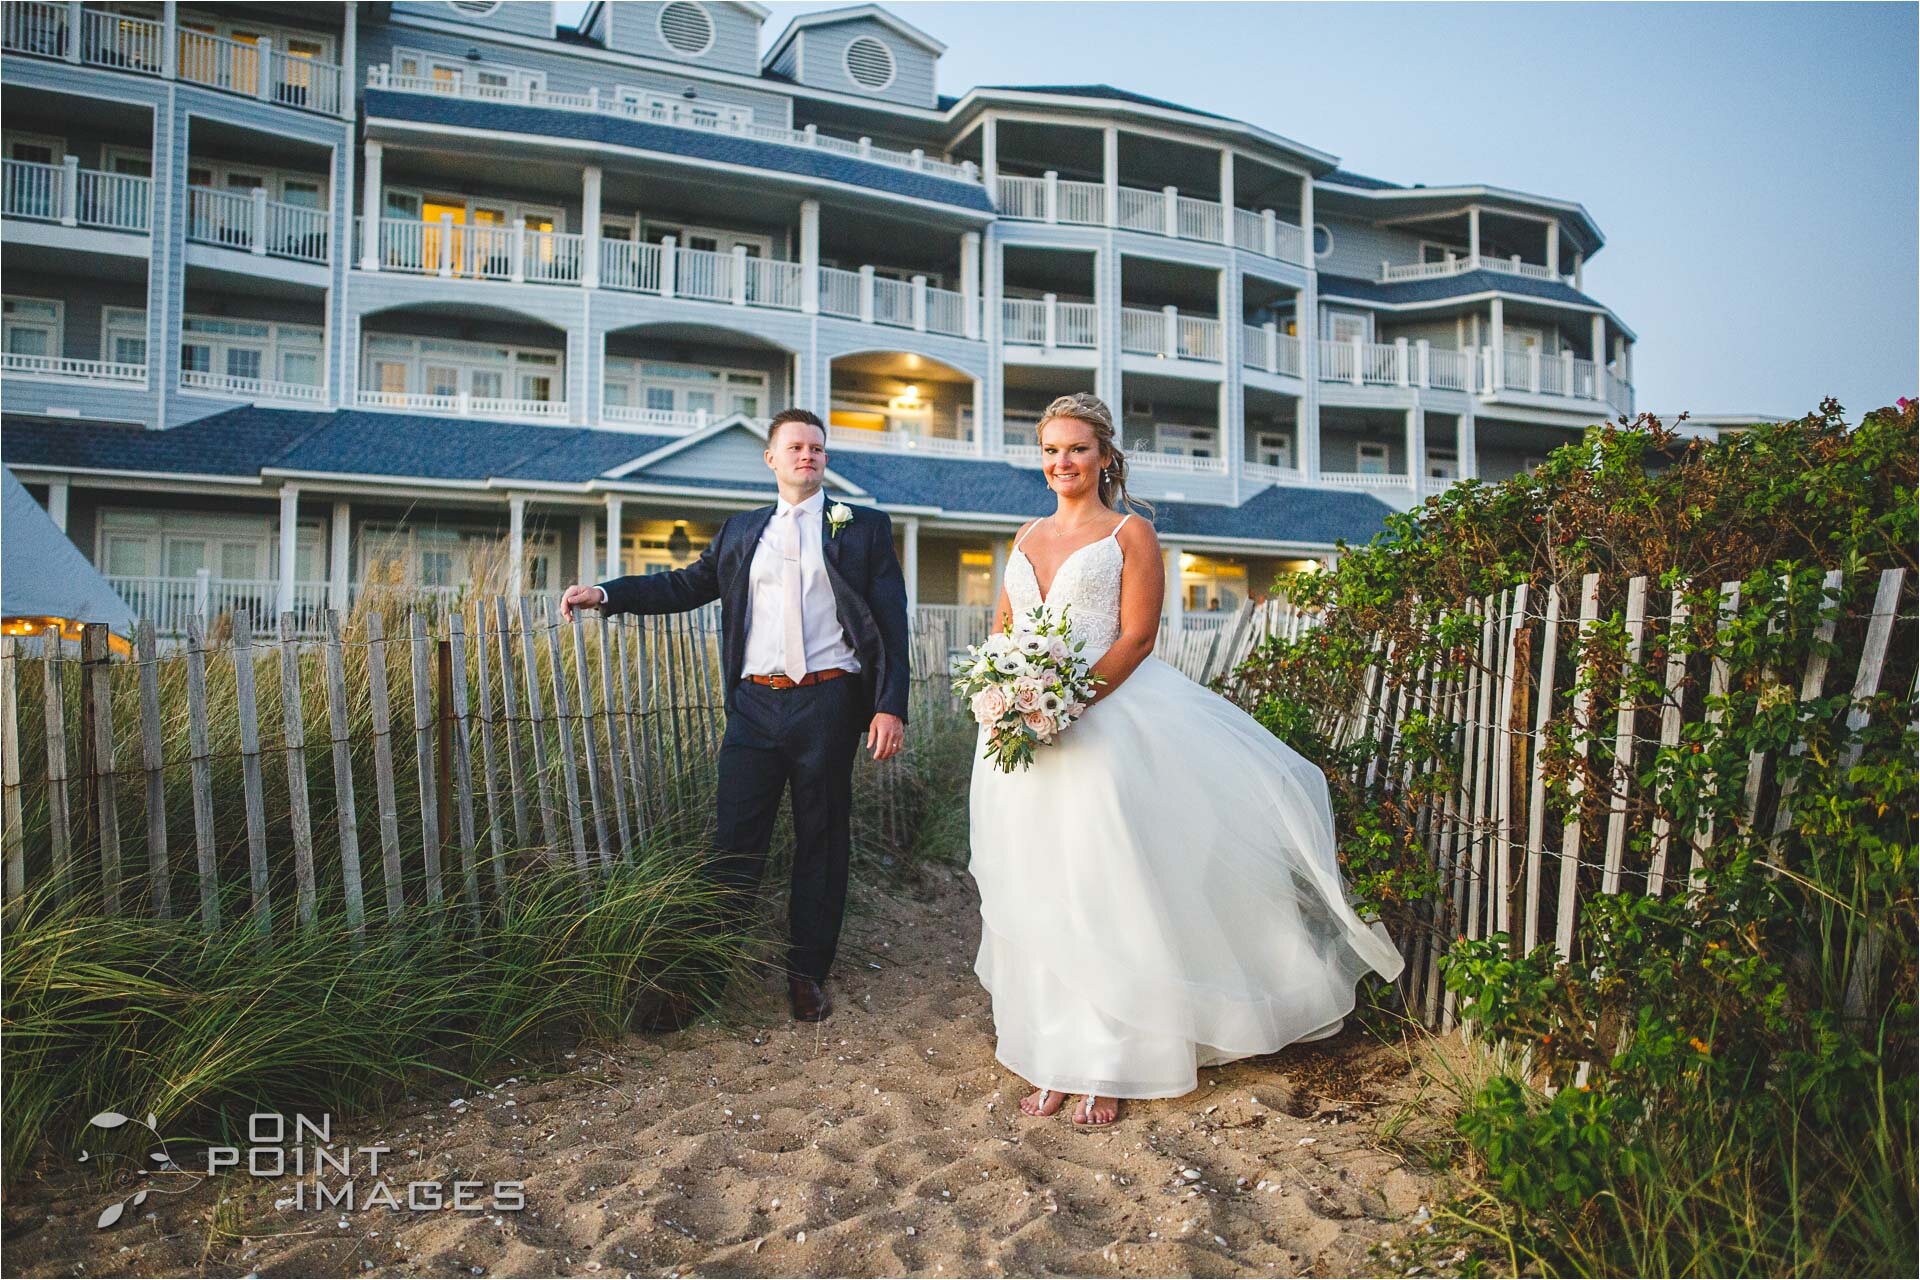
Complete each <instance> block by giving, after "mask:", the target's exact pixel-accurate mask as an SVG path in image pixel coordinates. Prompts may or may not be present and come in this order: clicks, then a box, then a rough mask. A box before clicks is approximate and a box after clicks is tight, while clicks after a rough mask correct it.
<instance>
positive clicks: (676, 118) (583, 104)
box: [367, 66, 979, 182]
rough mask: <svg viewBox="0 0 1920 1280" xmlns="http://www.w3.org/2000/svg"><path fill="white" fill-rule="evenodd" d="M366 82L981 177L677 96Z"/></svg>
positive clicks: (377, 74) (961, 166) (381, 73)
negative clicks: (632, 97) (719, 111)
mask: <svg viewBox="0 0 1920 1280" xmlns="http://www.w3.org/2000/svg"><path fill="white" fill-rule="evenodd" d="M367 87H368V88H369V89H390V90H393V91H394V92H396V93H419V94H427V95H431V96H433V97H441V98H468V99H475V100H480V101H485V102H493V103H499V104H503V105H513V106H526V107H546V108H550V109H553V110H558V111H583V112H587V113H589V114H593V115H608V116H618V117H621V118H623V119H627V120H638V121H640V122H642V123H644V124H657V125H666V126H669V127H671V128H676V129H696V130H699V131H700V132H703V133H724V134H732V135H734V136H737V137H744V138H751V139H753V140H754V141H756V142H771V143H776V144H778V145H781V146H788V147H804V148H806V149H808V150H816V151H831V152H835V153H836V154H839V155H845V156H850V157H852V158H854V159H857V160H867V161H871V162H872V163H874V164H883V165H887V166H889V167H891V168H895V169H911V170H914V171H915V172H919V173H926V174H930V175H932V176H934V177H937V178H946V179H949V180H951V181H955V182H978V181H979V170H978V168H977V167H976V166H975V165H974V164H973V162H972V161H970V160H967V161H961V162H960V163H958V164H956V163H953V162H951V161H946V160H941V159H940V158H938V157H937V156H929V155H926V154H924V153H922V152H917V151H895V150H892V149H890V148H887V147H878V146H875V145H873V142H872V141H871V140H870V139H866V138H862V139H859V140H857V141H854V140H848V139H845V138H834V137H829V136H828V135H826V134H823V133H820V132H819V131H818V130H817V129H814V128H812V127H808V128H805V129H788V128H785V127H783V126H779V125H768V124H754V123H752V122H751V121H740V120H733V119H726V118H723V117H721V116H718V115H716V114H713V113H703V112H700V111H697V110H695V109H694V108H693V107H692V106H690V105H688V104H683V103H678V102H676V103H671V104H667V103H657V102H636V101H622V100H620V99H618V98H614V97H607V96H603V95H602V94H601V92H600V91H599V90H598V89H590V90H588V91H587V92H585V93H562V92H558V91H555V90H549V89H542V88H536V87H534V86H532V85H520V86H515V87H511V88H508V87H497V86H490V85H482V84H475V83H472V82H470V81H468V80H467V79H465V78H462V79H461V80H458V81H451V80H437V79H433V78H432V77H428V76H398V75H394V74H393V73H392V71H391V69H390V68H388V67H385V66H373V67H369V68H368V69H367Z"/></svg>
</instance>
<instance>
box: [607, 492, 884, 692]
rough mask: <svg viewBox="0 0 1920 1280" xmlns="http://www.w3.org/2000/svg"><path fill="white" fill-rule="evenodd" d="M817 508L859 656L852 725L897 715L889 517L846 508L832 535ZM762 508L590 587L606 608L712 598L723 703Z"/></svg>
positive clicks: (844, 618) (735, 667) (668, 609)
mask: <svg viewBox="0 0 1920 1280" xmlns="http://www.w3.org/2000/svg"><path fill="white" fill-rule="evenodd" d="M832 506H833V503H832V502H831V501H829V502H828V503H827V504H826V508H823V509H822V511H821V520H822V524H823V528H822V531H821V535H822V536H821V542H820V549H821V555H822V557H823V559H824V560H825V561H826V570H827V581H828V582H830V583H831V584H832V585H833V599H834V604H835V606H836V612H837V613H838V614H839V617H840V626H841V627H842V629H844V630H845V631H846V633H847V639H848V640H849V641H850V642H851V643H852V645H853V651H854V653H855V654H856V655H858V656H859V659H860V684H861V724H860V726H859V727H860V728H861V729H863V730H864V728H865V727H866V721H867V720H869V719H871V718H872V717H873V714H874V712H876V711H886V712H891V713H892V714H893V715H896V716H899V717H900V718H901V719H902V720H905V719H906V718H907V681H908V669H907V584H906V579H905V578H904V577H903V576H902V574H901V572H900V557H899V556H898V555H897V554H895V552H894V549H893V521H892V520H890V519H888V518H887V515H886V513H885V512H883V511H874V510H872V509H871V508H867V507H850V508H849V509H850V510H851V511H852V512H853V519H852V520H850V521H848V522H847V523H846V524H844V525H842V526H841V528H840V532H838V533H834V532H833V530H832V528H831V526H827V525H825V521H826V511H827V510H828V509H831V508H832ZM773 512H774V508H773V507H772V506H765V507H756V508H754V509H753V510H752V511H743V512H741V513H740V514H739V515H736V516H734V517H732V518H731V519H729V520H728V521H727V522H726V523H725V524H723V525H721V526H720V532H719V533H717V534H715V535H714V538H713V541H712V542H709V543H708V544H707V549H706V550H705V551H702V552H701V553H700V558H699V559H698V560H695V561H694V562H693V563H692V564H690V565H688V566H687V567H686V568H684V569H674V570H671V571H669V572H666V573H649V574H639V575H635V576H630V577H625V578H615V579H613V580H612V581H611V582H603V583H601V584H600V586H601V587H602V588H603V589H605V591H606V593H607V603H606V611H607V612H608V613H681V612H684V611H686V610H688V609H697V608H699V607H700V606H701V605H703V604H707V603H708V602H710V601H713V600H718V601H720V602H721V605H720V648H721V664H722V668H723V670H724V673H725V676H726V683H727V695H726V706H727V710H728V711H729V712H731V711H732V710H733V700H734V699H733V695H734V690H735V689H736V688H738V687H739V684H740V671H741V667H742V666H744V665H745V663H746V655H747V621H748V614H749V606H750V603H751V601H752V598H753V595H752V588H751V581H752V574H751V573H749V572H748V570H749V569H751V567H752V565H753V553H754V550H755V548H757V547H758V546H759V545H760V535H761V534H762V533H763V532H764V531H765V530H766V527H767V521H769V520H771V519H772V518H773Z"/></svg>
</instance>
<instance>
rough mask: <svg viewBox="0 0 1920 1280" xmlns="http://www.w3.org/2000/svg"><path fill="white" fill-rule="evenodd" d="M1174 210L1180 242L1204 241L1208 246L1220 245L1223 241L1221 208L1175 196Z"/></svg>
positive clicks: (1188, 197)
mask: <svg viewBox="0 0 1920 1280" xmlns="http://www.w3.org/2000/svg"><path fill="white" fill-rule="evenodd" d="M1174 209H1175V214H1176V221H1175V226H1176V227H1177V229H1178V232H1179V235H1180V238H1181V239H1182V240H1205V241H1207V242H1208V243H1209V244H1220V243H1221V242H1222V241H1224V240H1225V238H1226V236H1225V233H1224V231H1223V230H1222V224H1221V208H1220V206H1219V205H1218V204H1217V203H1215V202H1214V201H1212V200H1195V199H1193V198H1192V197H1191V196H1177V197H1175V201H1174Z"/></svg>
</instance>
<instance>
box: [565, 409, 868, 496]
mask: <svg viewBox="0 0 1920 1280" xmlns="http://www.w3.org/2000/svg"><path fill="white" fill-rule="evenodd" d="M769 430H771V428H770V427H769V426H768V425H767V424H765V423H762V422H761V421H760V420H759V419H757V418H749V417H747V416H746V415H745V414H743V413H735V414H730V415H728V416H727V417H724V418H722V419H720V420H719V421H718V422H715V423H711V424H709V425H708V426H706V427H703V428H701V429H700V430H699V431H696V432H694V433H693V434H692V435H687V436H680V437H678V438H677V439H674V440H671V441H669V442H668V443H666V444H663V445H661V446H659V447H658V448H656V449H654V450H653V451H652V452H650V453H644V454H641V455H640V456H639V457H636V458H632V459H629V460H628V461H626V462H623V463H621V464H620V465H619V466H617V467H613V468H610V469H609V470H607V471H603V472H601V475H603V476H604V477H606V478H607V479H609V480H623V479H646V478H647V474H646V473H647V470H648V469H649V468H651V467H655V466H658V465H659V464H660V463H662V462H665V461H667V460H668V459H669V458H675V457H679V456H680V455H681V454H685V453H694V452H698V451H699V450H700V449H702V448H705V447H706V446H707V445H708V444H709V443H710V442H712V441H713V440H714V439H715V438H717V437H719V436H723V435H726V434H728V433H729V432H733V431H745V432H747V433H748V434H750V435H752V436H753V437H754V438H755V439H756V440H758V441H759V442H760V443H761V444H762V445H764V444H765V443H766V440H767V433H768V431H769ZM689 478H690V477H687V476H674V477H673V482H674V483H676V484H677V483H680V482H681V481H683V480H686V479H689ZM822 478H823V479H824V480H825V481H826V482H827V483H828V484H829V485H831V486H833V487H835V488H838V489H840V490H841V491H842V492H844V493H846V494H847V495H848V496H849V497H861V498H864V497H866V496H867V491H866V490H865V489H862V488H861V487H860V486H859V485H857V484H855V483H853V482H852V481H851V480H849V479H848V478H847V477H846V476H845V475H844V474H843V473H842V472H841V471H840V470H839V469H837V468H835V467H828V468H827V470H826V474H825V476H823V477H822ZM728 483H731V482H730V481H729V482H728Z"/></svg>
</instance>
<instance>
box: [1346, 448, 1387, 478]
mask: <svg viewBox="0 0 1920 1280" xmlns="http://www.w3.org/2000/svg"><path fill="white" fill-rule="evenodd" d="M1354 449H1355V453H1356V459H1357V460H1356V465H1355V467H1354V470H1356V471H1358V472H1359V473H1360V474H1361V475H1363V476H1384V475H1386V474H1387V446H1385V445H1383V444H1368V443H1366V442H1364V441H1363V442H1361V443H1360V444H1357V445H1355V446H1354Z"/></svg>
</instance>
